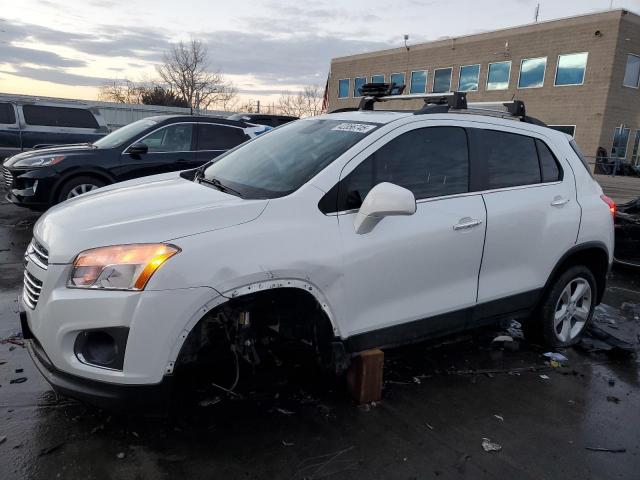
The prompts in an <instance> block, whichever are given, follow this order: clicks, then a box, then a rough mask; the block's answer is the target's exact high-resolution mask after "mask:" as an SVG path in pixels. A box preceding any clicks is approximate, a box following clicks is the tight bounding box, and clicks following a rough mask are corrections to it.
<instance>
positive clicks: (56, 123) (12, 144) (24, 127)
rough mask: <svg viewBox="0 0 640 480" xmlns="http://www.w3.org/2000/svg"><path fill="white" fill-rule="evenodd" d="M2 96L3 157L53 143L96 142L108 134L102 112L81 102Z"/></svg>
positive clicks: (0, 144) (0, 134) (0, 150)
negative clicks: (5, 97)
mask: <svg viewBox="0 0 640 480" xmlns="http://www.w3.org/2000/svg"><path fill="white" fill-rule="evenodd" d="M11 98H12V99H11V100H8V99H7V100H5V99H4V98H2V97H0V160H1V159H3V158H6V157H8V156H10V155H14V154H16V153H19V152H22V151H25V150H31V149H33V148H40V147H45V146H51V145H62V144H68V143H85V142H93V141H94V140H97V139H99V138H101V137H104V136H105V135H107V134H108V133H109V129H108V128H107V124H106V123H105V121H104V119H103V118H102V115H100V111H99V110H98V109H97V108H91V107H89V106H87V105H84V104H82V103H80V102H72V101H69V102H60V101H43V100H36V99H33V98H28V97H25V98H24V99H23V100H18V99H19V98H20V97H16V98H14V97H13V96H11Z"/></svg>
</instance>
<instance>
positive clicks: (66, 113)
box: [22, 105, 99, 128]
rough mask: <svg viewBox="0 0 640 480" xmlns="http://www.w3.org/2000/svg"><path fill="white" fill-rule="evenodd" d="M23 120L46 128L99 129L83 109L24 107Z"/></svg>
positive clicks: (90, 115) (91, 115)
mask: <svg viewBox="0 0 640 480" xmlns="http://www.w3.org/2000/svg"><path fill="white" fill-rule="evenodd" d="M22 112H23V113H24V120H25V122H26V123H27V124H28V125H42V126H46V127H74V128H99V125H98V122H97V121H96V118H95V117H94V116H93V114H92V113H91V112H90V111H89V110H86V109H83V108H68V107H48V106H43V105H24V106H23V107H22Z"/></svg>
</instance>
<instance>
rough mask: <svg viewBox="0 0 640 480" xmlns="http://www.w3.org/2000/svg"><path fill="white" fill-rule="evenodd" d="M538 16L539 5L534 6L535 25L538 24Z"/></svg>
mask: <svg viewBox="0 0 640 480" xmlns="http://www.w3.org/2000/svg"><path fill="white" fill-rule="evenodd" d="M539 15H540V4H539V3H538V4H537V5H536V13H535V14H534V16H535V20H536V23H538V16H539Z"/></svg>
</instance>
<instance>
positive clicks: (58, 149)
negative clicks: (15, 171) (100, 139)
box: [4, 143, 97, 167]
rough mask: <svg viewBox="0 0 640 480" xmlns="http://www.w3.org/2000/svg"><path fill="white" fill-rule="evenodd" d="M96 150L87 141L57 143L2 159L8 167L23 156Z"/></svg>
mask: <svg viewBox="0 0 640 480" xmlns="http://www.w3.org/2000/svg"><path fill="white" fill-rule="evenodd" d="M94 150H97V148H96V147H93V146H92V145H91V144H89V143H78V144H74V145H58V146H55V147H50V148H39V149H37V150H29V151H26V152H22V153H18V154H16V155H13V156H12V157H9V158H7V159H6V160H5V161H4V165H5V166H6V167H10V166H12V165H13V164H15V163H16V162H17V161H19V160H23V159H25V158H34V157H41V156H43V155H68V154H70V153H84V152H88V151H94Z"/></svg>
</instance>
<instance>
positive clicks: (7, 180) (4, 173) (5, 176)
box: [2, 167, 13, 189]
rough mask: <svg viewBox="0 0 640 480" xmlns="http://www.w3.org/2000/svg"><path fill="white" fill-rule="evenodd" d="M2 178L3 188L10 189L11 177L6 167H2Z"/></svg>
mask: <svg viewBox="0 0 640 480" xmlns="http://www.w3.org/2000/svg"><path fill="white" fill-rule="evenodd" d="M2 178H3V179H4V186H5V187H6V188H7V189H10V188H11V186H12V185H13V175H12V174H11V172H10V171H9V169H8V168H7V167H2Z"/></svg>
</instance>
